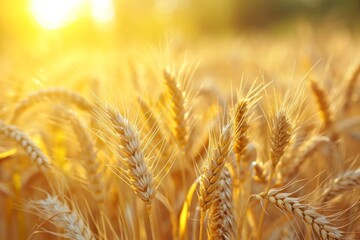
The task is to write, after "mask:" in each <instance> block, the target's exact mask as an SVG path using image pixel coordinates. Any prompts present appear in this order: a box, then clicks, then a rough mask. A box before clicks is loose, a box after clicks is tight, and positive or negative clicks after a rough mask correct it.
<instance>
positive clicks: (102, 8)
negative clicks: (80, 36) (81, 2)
mask: <svg viewBox="0 0 360 240" xmlns="http://www.w3.org/2000/svg"><path fill="white" fill-rule="evenodd" d="M90 2H91V14H92V17H93V19H94V20H95V21H96V22H98V23H108V22H111V21H112V20H113V18H114V16H115V13H114V4H113V1H112V0H90Z"/></svg>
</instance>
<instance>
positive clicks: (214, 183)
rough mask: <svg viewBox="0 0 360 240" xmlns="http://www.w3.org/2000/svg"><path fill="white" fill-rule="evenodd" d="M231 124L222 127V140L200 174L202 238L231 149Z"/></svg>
mask: <svg viewBox="0 0 360 240" xmlns="http://www.w3.org/2000/svg"><path fill="white" fill-rule="evenodd" d="M230 147H231V125H230V124H228V125H226V126H225V127H224V128H223V129H222V133H221V136H220V140H219V142H218V144H217V146H216V148H215V149H214V150H213V151H212V152H211V153H210V156H208V159H207V160H206V162H205V164H204V167H203V170H202V174H201V176H200V179H201V180H200V194H199V205H200V208H201V219H200V237H199V239H202V234H203V223H204V218H205V215H206V211H207V210H208V209H209V208H210V206H211V204H212V203H213V201H214V198H215V195H216V193H217V190H218V188H219V181H220V177H221V175H222V170H223V168H224V165H225V162H226V159H227V157H228V155H229V152H230V151H231V148H230Z"/></svg>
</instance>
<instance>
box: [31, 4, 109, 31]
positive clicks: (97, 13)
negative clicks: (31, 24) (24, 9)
mask: <svg viewBox="0 0 360 240" xmlns="http://www.w3.org/2000/svg"><path fill="white" fill-rule="evenodd" d="M87 6H90V10H91V16H92V18H93V19H94V20H95V21H96V22H98V23H106V22H110V21H111V20H112V19H113V18H114V15H115V12H114V5H113V1H112V0H31V12H32V14H33V16H34V18H35V19H36V21H37V22H38V23H39V24H40V25H41V26H42V27H44V28H45V29H58V28H61V27H64V26H66V25H68V24H70V23H71V22H73V21H75V20H76V19H77V18H78V17H79V16H81V14H82V13H83V12H84V10H85V9H86V7H87Z"/></svg>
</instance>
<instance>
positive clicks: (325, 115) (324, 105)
mask: <svg viewBox="0 0 360 240" xmlns="http://www.w3.org/2000/svg"><path fill="white" fill-rule="evenodd" d="M310 87H311V90H312V92H313V94H314V96H315V98H316V101H317V104H318V107H319V110H320V116H321V120H322V121H323V124H324V129H329V128H330V127H331V126H332V124H333V119H332V114H331V111H330V105H329V99H328V97H327V95H326V92H325V90H324V89H322V88H321V87H320V86H319V84H318V83H317V82H315V81H311V82H310Z"/></svg>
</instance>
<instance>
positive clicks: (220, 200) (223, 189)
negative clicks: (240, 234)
mask: <svg viewBox="0 0 360 240" xmlns="http://www.w3.org/2000/svg"><path fill="white" fill-rule="evenodd" d="M236 236H237V234H236V222H235V217H234V204H233V181H232V177H231V174H230V171H229V169H228V168H227V167H226V166H225V167H224V170H223V174H222V176H221V179H220V183H219V190H218V192H217V194H216V197H215V200H214V202H213V204H212V205H211V207H210V213H209V225H208V238H209V239H234V238H235V237H236Z"/></svg>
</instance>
